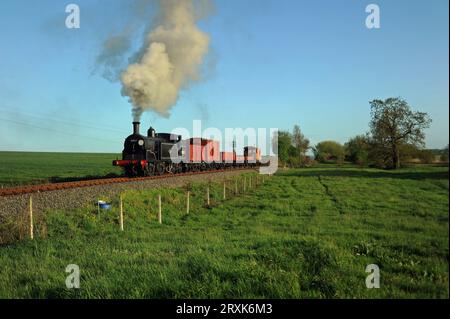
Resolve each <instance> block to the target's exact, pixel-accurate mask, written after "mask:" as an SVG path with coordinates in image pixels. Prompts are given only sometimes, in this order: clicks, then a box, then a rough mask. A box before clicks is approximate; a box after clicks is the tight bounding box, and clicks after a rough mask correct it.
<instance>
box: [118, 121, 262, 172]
mask: <svg viewBox="0 0 450 319" xmlns="http://www.w3.org/2000/svg"><path fill="white" fill-rule="evenodd" d="M139 129H140V122H133V134H131V135H130V136H128V137H127V138H126V139H125V143H124V149H123V151H122V159H121V160H115V161H113V165H114V166H121V167H123V168H124V170H125V174H126V175H127V176H153V175H163V174H177V173H184V172H198V171H207V170H221V169H231V168H243V167H257V166H260V165H261V151H260V149H259V148H257V147H253V146H245V147H244V149H243V154H242V155H237V154H236V151H235V147H234V144H235V143H233V152H223V151H220V143H219V142H218V141H215V140H210V139H204V138H190V139H186V140H183V139H182V136H181V135H174V134H170V133H156V131H155V129H153V128H152V127H150V128H149V129H148V131H147V136H143V135H141V134H140V133H139Z"/></svg>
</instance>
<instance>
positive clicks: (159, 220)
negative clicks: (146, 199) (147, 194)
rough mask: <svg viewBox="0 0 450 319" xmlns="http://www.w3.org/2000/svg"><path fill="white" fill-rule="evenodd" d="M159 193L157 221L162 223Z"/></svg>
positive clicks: (159, 196)
mask: <svg viewBox="0 0 450 319" xmlns="http://www.w3.org/2000/svg"><path fill="white" fill-rule="evenodd" d="M161 211H162V209H161V194H159V195H158V222H159V223H160V224H162V212H161Z"/></svg>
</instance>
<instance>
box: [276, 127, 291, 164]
mask: <svg viewBox="0 0 450 319" xmlns="http://www.w3.org/2000/svg"><path fill="white" fill-rule="evenodd" d="M291 140H292V137H291V133H289V132H286V131H279V132H278V159H279V160H280V161H281V162H283V163H284V164H286V163H287V162H288V160H289V153H290V151H289V150H290V148H291V147H292V142H291Z"/></svg>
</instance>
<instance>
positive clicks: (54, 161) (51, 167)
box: [0, 152, 121, 187]
mask: <svg viewBox="0 0 450 319" xmlns="http://www.w3.org/2000/svg"><path fill="white" fill-rule="evenodd" d="M119 156H120V155H118V154H93V153H33V152H0V185H1V186H4V187H7V186H15V185H22V184H38V183H46V182H57V181H64V180H66V179H70V178H83V177H89V176H104V175H106V174H120V173H121V170H120V169H119V168H117V167H113V166H112V164H111V163H112V161H113V160H114V159H116V158H118V157H119Z"/></svg>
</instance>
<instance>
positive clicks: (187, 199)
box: [186, 191, 191, 214]
mask: <svg viewBox="0 0 450 319" xmlns="http://www.w3.org/2000/svg"><path fill="white" fill-rule="evenodd" d="M190 196H191V192H190V191H188V192H187V196H186V214H189V197H190Z"/></svg>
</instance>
